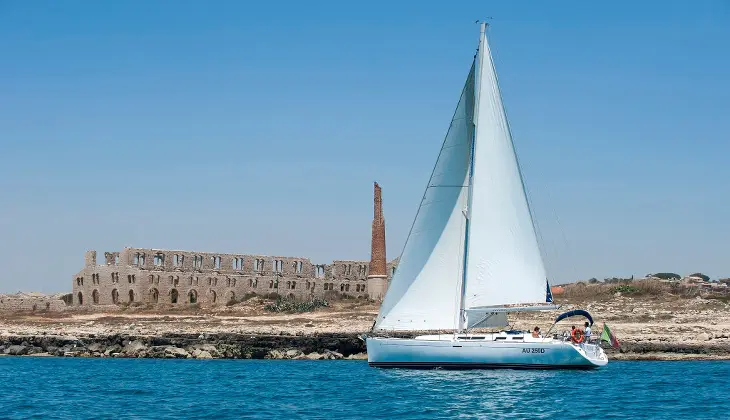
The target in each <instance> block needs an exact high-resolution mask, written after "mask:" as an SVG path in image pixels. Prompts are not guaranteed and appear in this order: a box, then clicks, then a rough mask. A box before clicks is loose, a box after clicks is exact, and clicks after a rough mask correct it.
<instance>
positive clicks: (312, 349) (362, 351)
mask: <svg viewBox="0 0 730 420" xmlns="http://www.w3.org/2000/svg"><path fill="white" fill-rule="evenodd" d="M606 351H607V353H608V356H609V358H610V359H612V360H730V345H727V344H725V343H723V344H717V343H712V344H711V343H707V344H696V343H691V344H688V343H661V342H641V341H625V342H623V343H622V347H621V349H620V350H614V349H611V348H610V347H609V348H606ZM0 355H7V356H56V357H112V358H159V359H293V360H342V359H347V360H363V359H367V354H366V347H365V343H364V342H363V341H362V340H361V339H360V338H359V337H358V335H357V334H317V335H252V334H231V333H225V334H207V333H206V334H168V335H164V336H153V337H150V336H136V335H127V334H112V335H89V336H79V337H73V336H60V335H59V336H52V335H39V336H22V335H17V336H0Z"/></svg>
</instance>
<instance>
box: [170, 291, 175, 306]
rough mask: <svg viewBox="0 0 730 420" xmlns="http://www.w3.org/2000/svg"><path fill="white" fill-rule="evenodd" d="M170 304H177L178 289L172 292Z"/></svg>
mask: <svg viewBox="0 0 730 420" xmlns="http://www.w3.org/2000/svg"><path fill="white" fill-rule="evenodd" d="M170 303H177V289H172V290H170Z"/></svg>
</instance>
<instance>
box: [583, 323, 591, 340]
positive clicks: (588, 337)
mask: <svg viewBox="0 0 730 420" xmlns="http://www.w3.org/2000/svg"><path fill="white" fill-rule="evenodd" d="M583 325H585V327H586V329H585V332H586V339H585V340H584V341H585V342H586V343H587V342H588V341H590V339H591V326H590V325H589V324H588V322H586V323H585V324H583Z"/></svg>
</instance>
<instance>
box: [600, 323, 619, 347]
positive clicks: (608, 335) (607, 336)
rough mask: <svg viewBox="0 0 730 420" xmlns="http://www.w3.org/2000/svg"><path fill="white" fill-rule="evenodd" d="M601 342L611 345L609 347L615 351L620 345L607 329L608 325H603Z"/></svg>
mask: <svg viewBox="0 0 730 420" xmlns="http://www.w3.org/2000/svg"><path fill="white" fill-rule="evenodd" d="M601 341H608V342H609V343H611V347H613V348H615V349H617V348H618V347H619V346H620V344H619V342H618V340H617V339H616V336H615V335H613V333H612V332H611V330H610V329H609V328H608V325H606V324H603V332H602V333H601Z"/></svg>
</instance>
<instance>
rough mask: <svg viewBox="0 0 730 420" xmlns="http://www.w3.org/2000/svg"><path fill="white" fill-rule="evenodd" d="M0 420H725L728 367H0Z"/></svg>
mask: <svg viewBox="0 0 730 420" xmlns="http://www.w3.org/2000/svg"><path fill="white" fill-rule="evenodd" d="M0 418H9V419H24V418H38V419H41V418H42V419H53V418H56V419H111V418H129V419H153V418H169V419H187V418H192V419H200V418H216V419H238V418H251V419H269V418H278V419H296V418H316V419H380V418H387V419H441V418H463V419H477V418H485V419H498V418H511V419H523V418H524V419H550V418H590V419H593V418H622V419H624V418H635V419H647V418H651V419H654V418H655V419H686V418H696V419H727V418H730V362H616V361H613V362H610V363H609V365H608V366H607V367H606V368H603V369H599V370H594V371H518V370H482V371H479V370H475V371H412V370H400V369H394V370H382V369H375V368H370V367H368V365H367V363H366V362H363V361H286V360H281V361H279V360H151V359H72V358H30V357H2V358H0Z"/></svg>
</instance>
